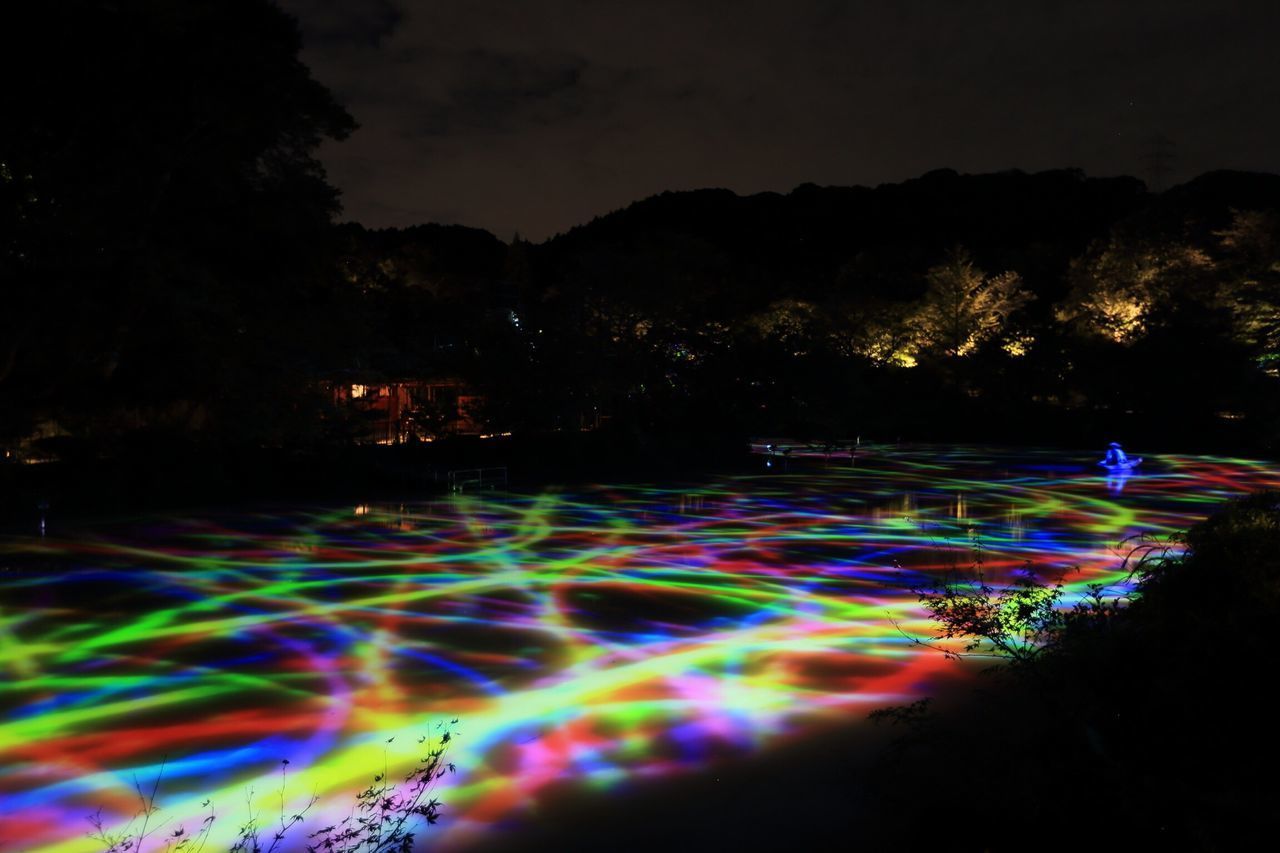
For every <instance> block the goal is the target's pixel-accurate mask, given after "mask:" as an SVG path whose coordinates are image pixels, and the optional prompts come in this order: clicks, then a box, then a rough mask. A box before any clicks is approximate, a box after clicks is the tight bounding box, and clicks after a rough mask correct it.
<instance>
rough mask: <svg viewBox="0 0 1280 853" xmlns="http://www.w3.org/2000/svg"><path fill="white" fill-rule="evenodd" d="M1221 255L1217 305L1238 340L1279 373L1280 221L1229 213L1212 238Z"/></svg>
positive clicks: (1267, 216) (1252, 213)
mask: <svg viewBox="0 0 1280 853" xmlns="http://www.w3.org/2000/svg"><path fill="white" fill-rule="evenodd" d="M1217 237H1218V238H1219V240H1220V246H1221V249H1222V252H1223V261H1222V267H1223V270H1222V275H1223V279H1224V281H1223V285H1222V288H1221V291H1220V296H1221V301H1222V303H1223V304H1224V305H1225V306H1226V307H1227V308H1228V309H1229V310H1230V312H1231V314H1232V318H1233V319H1234V321H1235V328H1236V335H1237V337H1238V339H1239V340H1240V341H1241V342H1242V343H1245V344H1247V345H1248V346H1251V347H1255V348H1256V349H1257V351H1258V354H1259V357H1260V358H1261V359H1262V361H1263V362H1264V363H1265V364H1266V366H1267V368H1268V369H1269V370H1271V371H1272V372H1275V371H1276V370H1277V369H1278V368H1280V215H1277V214H1276V213H1274V212H1259V211H1240V210H1235V211H1232V220H1231V224H1230V225H1229V226H1228V227H1227V228H1225V229H1223V230H1221V231H1219V232H1217Z"/></svg>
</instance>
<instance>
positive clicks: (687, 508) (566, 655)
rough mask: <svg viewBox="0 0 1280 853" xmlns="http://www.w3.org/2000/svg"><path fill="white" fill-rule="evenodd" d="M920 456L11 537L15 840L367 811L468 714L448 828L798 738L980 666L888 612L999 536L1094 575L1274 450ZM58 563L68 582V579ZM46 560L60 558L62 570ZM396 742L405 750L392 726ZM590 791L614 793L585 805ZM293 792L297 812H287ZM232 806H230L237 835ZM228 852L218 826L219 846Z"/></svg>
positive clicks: (2, 816) (460, 835) (7, 712)
mask: <svg viewBox="0 0 1280 853" xmlns="http://www.w3.org/2000/svg"><path fill="white" fill-rule="evenodd" d="M1090 463H1091V460H1085V459H1083V458H1081V459H1078V460H1072V459H1065V460H1064V459H1063V458H1062V457H1061V456H1057V455H1053V454H1048V453H1044V452H1041V453H1038V454H1033V453H1030V452H1021V453H1019V454H1018V455H1016V456H1015V455H1012V454H1008V453H1000V452H993V451H990V450H983V449H959V450H955V449H952V450H946V451H941V450H939V449H936V448H923V449H915V450H903V451H892V452H890V451H882V452H879V453H872V454H867V455H863V456H859V458H858V460H857V466H856V467H853V466H848V465H847V462H846V467H838V466H832V467H829V468H824V467H818V468H816V469H815V470H813V471H808V472H801V471H798V470H797V469H798V466H793V468H792V473H791V474H789V475H786V476H779V475H764V474H762V475H760V476H736V477H722V478H714V479H710V480H707V481H706V482H705V483H704V484H702V485H700V486H698V487H696V488H692V487H684V488H680V489H666V488H660V487H634V486H625V487H624V486H598V487H590V488H580V489H574V490H550V491H546V492H541V493H538V494H528V495H502V496H499V495H485V496H478V497H477V496H461V497H457V498H453V499H449V500H438V501H432V502H425V503H421V504H405V505H396V506H380V505H376V504H373V505H370V504H360V505H358V506H355V507H354V508H353V507H350V506H348V507H344V508H338V509H333V508H328V509H287V510H276V511H269V512H258V513H253V514H239V515H230V514H214V515H207V516H192V515H183V516H175V517H170V518H153V519H142V520H132V521H121V522H118V523H114V524H111V525H101V526H97V527H95V528H93V529H92V530H90V529H83V530H79V531H76V532H74V533H72V534H67V535H64V536H63V537H62V538H56V537H55V538H49V539H44V540H40V539H38V538H33V539H30V540H9V541H6V542H3V543H0V548H3V552H0V555H2V556H3V557H4V559H3V562H0V565H5V566H9V567H10V569H9V570H8V571H5V572H2V573H0V671H2V672H3V682H2V683H0V838H3V839H5V840H6V841H8V842H9V844H8V845H7V846H6V847H5V849H15V848H14V843H13V842H14V841H17V846H16V849H19V850H23V849H32V850H39V851H45V853H48V851H53V850H59V851H63V850H66V851H71V850H88V849H94V846H93V845H91V844H88V843H87V842H85V840H84V833H85V831H86V829H87V824H85V823H84V820H83V817H84V815H85V814H87V813H89V812H91V811H93V810H94V809H96V808H97V807H99V806H102V807H103V808H104V815H107V816H108V817H117V818H124V817H127V816H128V815H130V814H131V813H132V811H133V808H134V806H133V799H132V787H133V778H134V774H135V773H136V774H137V775H138V776H139V777H140V778H142V779H149V778H151V776H152V775H154V772H155V769H156V767H157V766H158V764H159V763H160V762H161V761H162V760H164V761H166V762H167V763H166V770H165V784H164V788H163V791H162V801H163V803H164V804H165V806H166V813H167V814H168V815H171V816H173V817H174V818H180V817H186V816H191V817H196V818H197V819H198V814H199V812H200V809H199V803H200V802H201V801H202V800H203V799H205V798H206V797H211V798H212V799H213V800H214V801H215V803H216V804H218V806H219V809H220V811H221V812H222V813H223V814H224V815H231V814H232V813H234V811H235V809H236V808H237V807H238V806H239V804H241V803H242V802H243V798H244V790H245V788H246V786H248V785H250V784H253V785H255V787H256V788H257V790H258V791H259V792H271V791H274V783H273V782H272V781H271V774H273V773H274V772H275V771H276V770H277V769H278V767H279V761H280V759H282V758H288V759H289V760H290V762H291V770H292V771H293V780H294V781H293V782H292V783H291V791H292V792H293V793H295V794H296V796H297V797H299V798H302V799H305V797H306V796H307V795H308V794H310V792H311V791H312V790H315V791H316V792H317V793H318V794H319V795H320V796H321V798H322V799H321V802H320V804H319V805H318V806H317V810H316V812H315V814H316V815H317V817H319V818H321V819H323V818H325V817H332V816H334V815H338V814H345V813H346V811H345V809H346V807H347V805H348V804H349V798H350V796H351V795H352V794H353V793H354V792H355V791H357V790H359V788H360V787H361V786H362V785H363V784H364V783H365V782H367V777H368V775H369V774H370V773H371V772H373V771H374V770H375V769H377V768H380V767H381V766H382V762H383V752H384V748H385V750H386V752H387V753H388V755H389V758H390V760H391V762H392V764H393V765H394V764H396V763H397V762H409V761H411V759H412V758H413V756H414V752H413V750H414V746H415V741H416V739H417V736H418V735H420V734H423V733H426V732H428V731H429V730H430V728H431V726H432V724H433V723H434V722H436V721H440V720H445V719H449V718H453V717H458V718H460V719H461V724H460V731H461V737H460V738H459V740H458V743H457V746H456V749H455V750H454V752H453V753H452V758H453V760H455V761H456V762H457V764H458V767H459V772H458V774H457V775H456V776H454V777H452V778H451V779H450V780H449V781H448V782H447V785H446V787H445V789H444V790H443V798H444V799H445V801H446V804H447V811H446V818H445V822H444V823H443V824H442V825H441V826H440V827H437V828H435V829H432V830H430V833H431V836H430V837H431V840H432V841H433V842H435V843H436V844H437V845H438V844H441V843H443V844H444V845H445V846H462V845H464V844H465V842H466V841H467V840H468V839H471V838H474V837H475V833H477V832H485V831H491V830H493V829H494V828H501V827H509V826H514V825H518V823H519V821H520V820H521V819H522V818H523V817H524V816H526V815H527V813H528V812H529V810H530V809H531V807H533V806H534V805H536V803H537V802H538V801H539V798H540V797H542V796H545V795H546V794H547V793H548V792H549V791H552V790H553V789H554V790H558V791H561V792H563V790H564V788H565V787H566V786H569V787H571V788H580V789H581V790H582V791H583V792H584V793H583V796H584V797H587V798H589V797H591V796H600V795H602V794H601V793H599V792H604V791H611V790H613V791H620V790H624V789H625V788H626V783H627V782H628V781H634V780H639V779H653V778H662V777H664V776H667V775H670V774H675V773H688V772H698V771H703V770H706V769H707V768H708V767H711V766H713V765H714V764H715V763H716V762H717V761H719V760H721V759H722V758H724V757H726V756H742V755H751V754H757V753H763V752H766V751H769V750H772V749H776V748H777V747H778V746H779V745H781V744H784V743H786V742H787V741H788V739H792V738H800V737H804V736H805V734H806V732H811V731H813V730H814V728H815V727H816V726H818V725H820V724H822V723H823V722H824V721H830V720H832V719H849V720H857V719H860V718H861V717H862V716H864V715H865V711H867V710H869V709H871V708H873V707H876V706H879V705H885V704H891V703H896V702H903V701H910V700H911V699H914V698H917V697H918V696H920V695H921V694H923V693H925V692H927V691H928V690H929V689H930V685H932V684H936V683H937V681H938V679H942V678H948V677H956V676H957V669H956V668H955V666H954V665H953V664H949V663H947V662H946V661H944V660H942V659H941V657H940V656H938V655H935V654H931V653H928V652H925V651H923V650H922V649H920V648H919V647H915V646H913V645H912V644H911V643H910V642H909V641H908V639H907V638H906V637H904V636H903V634H902V633H901V632H900V631H899V630H898V628H897V627H895V625H894V623H895V622H896V623H897V624H898V625H900V626H901V627H902V628H903V629H904V630H905V631H907V632H908V633H912V632H915V633H923V632H925V631H926V630H927V624H926V623H925V622H924V621H923V620H922V619H921V615H920V613H919V611H918V610H917V608H916V606H915V598H914V595H913V594H912V593H911V591H910V588H911V586H912V585H913V584H914V583H918V582H919V580H920V579H921V578H922V577H924V576H927V575H928V574H930V573H935V572H938V571H940V570H946V569H948V568H950V567H953V566H956V565H964V564H967V563H968V562H969V561H970V560H971V559H972V555H973V554H974V553H976V552H975V548H977V547H980V549H981V554H982V559H983V564H984V568H985V570H986V571H987V572H988V573H992V574H997V575H998V574H1001V573H1008V572H1011V571H1016V570H1019V569H1020V568H1021V567H1023V566H1024V565H1025V564H1026V563H1027V562H1028V561H1030V562H1031V563H1033V564H1034V565H1036V566H1037V567H1038V568H1041V569H1045V570H1052V569H1064V568H1066V567H1068V566H1079V567H1080V570H1079V571H1078V572H1075V573H1072V574H1069V575H1067V577H1066V580H1067V582H1068V587H1069V589H1074V590H1079V589H1081V588H1082V587H1083V585H1084V584H1086V583H1092V582H1103V583H1118V582H1120V581H1121V579H1122V574H1121V571H1120V561H1119V557H1118V554H1117V550H1116V548H1117V546H1118V544H1119V543H1120V541H1121V540H1122V539H1123V538H1124V537H1126V536H1130V535H1133V534H1135V533H1138V532H1142V531H1147V532H1154V533H1162V534H1167V533H1170V532H1173V531H1175V530H1179V529H1182V528H1184V527H1185V526H1186V525H1187V524H1189V523H1191V522H1193V521H1195V520H1197V519H1198V518H1201V517H1203V516H1204V515H1206V514H1208V513H1209V512H1210V511H1211V510H1212V508H1213V505H1214V504H1215V503H1216V502H1218V501H1221V500H1223V499H1224V498H1226V497H1228V496H1229V495H1232V494H1236V493H1240V492H1242V491H1245V490H1249V489H1254V488H1259V487H1262V486H1277V485H1280V476H1277V474H1276V473H1274V471H1273V470H1272V469H1271V468H1270V467H1268V466H1266V465H1264V464H1262V463H1255V462H1248V461H1243V460H1231V459H1220V458H1209V457H1189V456H1178V457H1167V458H1164V459H1162V460H1157V461H1153V462H1152V463H1151V465H1150V467H1149V468H1148V469H1147V470H1145V471H1143V472H1141V473H1139V474H1135V475H1133V476H1131V477H1129V478H1127V480H1126V481H1125V482H1124V484H1123V488H1122V489H1118V488H1116V487H1115V484H1114V483H1111V482H1108V478H1107V477H1106V475H1105V472H1101V471H1100V470H1099V469H1097V468H1095V467H1092V466H1091V464H1090ZM50 566H56V567H57V569H56V570H52V569H50V568H49V567H50ZM42 567H43V568H42ZM392 737H394V738H395V740H394V741H392V742H391V743H390V744H386V741H387V739H388V738H392ZM593 792H594V793H593ZM273 807H274V806H273ZM234 822H235V821H234V819H233V818H228V819H226V820H224V821H222V822H221V824H220V825H221V826H222V829H223V830H224V831H229V830H231V829H232V828H233V827H232V824H233V823H234ZM213 843H215V845H216V841H215V842H213Z"/></svg>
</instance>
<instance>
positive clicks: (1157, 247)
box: [1056, 238, 1212, 343]
mask: <svg viewBox="0 0 1280 853" xmlns="http://www.w3.org/2000/svg"><path fill="white" fill-rule="evenodd" d="M1211 267H1212V262H1211V260H1210V258H1209V256H1208V255H1207V254H1205V253H1204V252H1203V251H1201V250H1200V249H1197V248H1195V247H1193V246H1186V245H1176V244H1172V243H1157V244H1153V243H1146V242H1138V243H1131V242H1128V241H1126V240H1122V239H1117V238H1113V239H1112V240H1111V241H1110V242H1109V243H1108V244H1107V245H1105V246H1104V247H1101V248H1095V249H1094V250H1092V251H1090V252H1089V253H1088V254H1086V255H1085V256H1084V257H1083V258H1079V259H1077V260H1076V261H1074V262H1073V263H1072V265H1071V269H1070V271H1069V273H1068V278H1069V280H1070V281H1071V292H1070V293H1069V295H1068V296H1067V298H1066V299H1065V300H1064V301H1063V302H1062V303H1061V304H1059V305H1058V307H1057V312H1056V313H1057V318H1058V320H1059V321H1061V322H1064V323H1070V324H1072V325H1075V326H1076V327H1078V328H1081V329H1082V330H1084V331H1086V332H1089V333H1092V334H1097V335H1101V336H1103V337H1106V338H1110V339H1111V340H1113V341H1116V342H1117V343H1129V342H1131V341H1134V340H1136V339H1137V338H1139V337H1141V336H1142V335H1143V334H1144V333H1145V332H1146V331H1147V329H1148V327H1149V325H1150V322H1151V319H1152V312H1153V311H1154V310H1155V309H1156V307H1157V306H1158V305H1160V304H1162V303H1168V302H1169V300H1170V299H1171V298H1173V297H1177V298H1178V299H1186V298H1189V297H1193V296H1194V295H1196V294H1197V293H1201V295H1202V296H1203V290H1204V288H1203V285H1204V284H1205V283H1206V282H1207V281H1208V280H1209V279H1210V277H1211Z"/></svg>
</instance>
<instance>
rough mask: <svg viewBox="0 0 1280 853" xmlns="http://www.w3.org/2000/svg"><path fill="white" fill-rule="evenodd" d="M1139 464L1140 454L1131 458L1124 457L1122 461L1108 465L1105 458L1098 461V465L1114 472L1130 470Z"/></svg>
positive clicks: (1140, 462)
mask: <svg viewBox="0 0 1280 853" xmlns="http://www.w3.org/2000/svg"><path fill="white" fill-rule="evenodd" d="M1141 464H1142V457H1141V456H1137V457H1134V458H1133V459H1126V460H1125V461H1124V462H1118V463H1113V464H1110V465H1108V464H1107V460H1105V459H1104V460H1102V461H1101V462H1099V463H1098V465H1099V466H1101V467H1103V468H1106V469H1107V470H1108V471H1114V472H1121V471H1132V470H1133V469H1134V468H1137V467H1138V466H1139V465H1141Z"/></svg>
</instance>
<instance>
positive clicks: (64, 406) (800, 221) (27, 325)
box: [0, 0, 1280, 459]
mask: <svg viewBox="0 0 1280 853" xmlns="http://www.w3.org/2000/svg"><path fill="white" fill-rule="evenodd" d="M15 15H18V17H19V18H21V19H22V20H19V21H17V23H18V24H21V25H22V31H23V32H27V33H30V34H31V36H32V38H31V43H30V44H29V45H28V47H31V48H33V49H32V50H29V51H13V52H10V53H9V54H7V56H6V62H10V63H14V64H15V65H14V68H12V69H10V70H11V71H13V72H14V74H12V75H10V77H9V79H19V78H21V79H23V80H25V81H29V82H28V83H27V84H26V85H22V86H10V87H7V88H6V90H5V91H4V93H3V95H2V97H3V103H2V104H0V109H2V110H3V115H4V118H5V121H4V122H3V123H2V124H0V236H2V243H0V278H2V279H3V282H4V311H3V312H2V313H0V447H3V448H4V449H5V452H6V453H7V454H9V456H10V458H16V457H17V456H26V457H28V458H37V457H47V456H56V457H59V458H63V459H70V458H77V457H79V458H101V457H103V456H121V455H125V456H127V455H128V454H129V453H131V452H133V451H134V450H136V449H138V448H154V447H155V446H157V445H158V444H178V445H189V446H198V447H200V448H202V449H204V450H213V449H216V450H219V451H229V452H232V453H237V452H242V451H243V450H245V449H246V448H257V449H261V448H313V449H314V448H321V449H323V448H327V447H337V446H342V445H346V444H348V443H350V442H351V441H352V440H354V439H355V438H356V437H357V436H358V435H359V434H360V432H359V429H358V427H359V424H358V423H356V422H355V420H353V418H352V416H351V413H350V412H349V411H344V410H343V409H342V408H341V407H340V406H338V405H337V404H336V403H335V400H334V395H333V393H332V388H333V387H334V385H335V384H338V385H340V384H341V383H343V382H365V381H370V380H371V379H372V380H374V381H378V380H385V381H400V380H410V379H415V378H417V379H423V378H428V379H429V378H433V377H441V376H448V377H451V378H456V379H457V380H460V381H462V382H465V383H466V385H467V387H468V388H470V389H473V391H474V396H475V397H476V398H477V400H478V401H480V402H478V403H477V405H476V408H475V411H474V412H471V413H469V414H471V415H473V416H474V422H475V423H476V424H478V425H479V429H483V430H485V431H490V432H497V431H512V432H514V433H516V434H517V435H520V434H525V435H528V434H537V433H545V432H547V431H552V430H561V431H575V430H579V429H582V428H584V427H589V428H592V429H598V430H602V431H605V432H611V433H615V434H618V435H625V436H631V437H633V438H636V439H638V440H640V441H645V440H648V439H649V438H651V437H661V436H670V435H686V436H688V435H703V436H730V437H734V439H735V440H736V439H740V438H741V437H742V436H745V435H748V434H753V433H756V434H759V433H781V434H789V435H792V436H796V437H807V438H816V439H821V438H851V437H853V436H855V435H863V436H867V437H874V438H880V439H894V438H898V437H902V438H914V439H936V440H952V439H988V440H1000V441H1027V442H1034V441H1052V442H1059V443H1071V444H1086V445H1097V444H1099V442H1101V441H1103V440H1105V439H1109V438H1113V437H1117V438H1125V439H1127V440H1130V441H1144V442H1147V443H1148V444H1158V445H1161V446H1164V447H1168V448H1173V447H1183V448H1196V449H1209V448H1242V449H1247V450H1249V451H1252V452H1268V451H1270V450H1272V449H1273V447H1272V442H1273V436H1274V434H1275V431H1276V426H1277V417H1278V416H1280V411H1278V410H1277V405H1276V402H1277V395H1276V393H1275V387H1274V386H1275V382H1276V376H1275V373H1276V370H1277V364H1276V362H1275V358H1276V354H1277V352H1280V327H1278V326H1277V317H1280V314H1277V310H1278V308H1280V226H1278V223H1280V213H1278V211H1280V177H1276V176H1271V175H1257V174H1242V173H1229V172H1218V173H1211V174H1207V175H1204V176H1202V177H1200V178H1198V179H1196V180H1194V181H1191V182H1190V183H1188V184H1185V185H1183V186H1179V187H1175V188H1173V189H1170V190H1167V191H1165V192H1163V193H1159V194H1154V193H1150V192H1148V191H1146V189H1145V188H1144V186H1143V185H1142V184H1141V183H1140V182H1139V181H1137V180H1135V179H1132V178H1110V179H1099V178H1088V177H1086V176H1084V175H1082V174H1081V173H1079V172H1078V171H1073V170H1062V171H1054V172H1045V173H1041V174H1034V175H1029V174H1024V173H1020V172H1008V173H1002V174H994V175H978V176H967V175H958V174H956V173H954V172H950V171H946V170H940V171H936V172H932V173H929V174H927V175H925V176H923V177H921V178H919V179H916V180H912V181H908V182H905V183H902V184H898V185H891V186H881V187H878V188H875V189H868V188H839V187H827V188H823V187H817V186H811V185H806V186H801V187H799V188H797V189H796V190H795V191H793V192H791V193H789V194H786V195H779V194H772V193H767V194H760V195H755V196H750V197H740V196H737V195H735V194H733V193H731V192H728V191H725V190H704V191H697V192H684V193H666V194H663V195H660V196H657V197H654V198H650V199H647V200H644V201H641V202H638V203H636V204H633V205H631V206H630V207H628V208H626V209H625V210H621V211H617V212H615V213H612V214H609V215H607V216H604V217H601V218H599V219H596V220H595V221H593V222H591V223H589V224H586V225H583V226H581V227H579V228H575V229H573V230H572V231H570V232H569V233H567V234H563V235H560V236H557V237H555V238H553V239H551V240H548V241H546V242H543V243H541V244H536V245H535V244H531V243H528V242H525V241H523V240H520V239H519V238H515V239H513V240H512V241H511V242H510V243H507V242H504V241H502V240H500V239H498V238H496V237H494V236H493V235H490V234H488V233H486V232H483V231H478V230H474V229H468V228H462V227H457V226H447V227H446V226H437V225H423V226H419V227H415V228H408V229H403V230H383V231H370V230H366V229H363V228H361V227H360V226H358V225H353V224H346V225H336V224H334V217H335V216H336V214H337V212H338V209H339V208H338V195H337V192H336V191H335V190H334V189H333V187H331V186H330V185H329V184H328V182H327V180H326V177H325V175H324V172H323V169H322V168H321V166H320V164H319V162H318V161H317V160H316V159H315V150H316V148H317V146H318V145H319V144H320V142H321V141H322V140H324V139H334V140H340V139H341V138H343V137H344V136H345V135H347V134H348V133H350V132H351V131H352V130H353V129H354V127H355V123H354V121H353V120H352V118H351V117H350V116H349V115H347V113H346V112H345V111H344V110H343V108H342V107H341V106H340V105H339V104H338V103H337V102H336V101H335V99H334V98H333V97H332V95H331V94H330V93H329V92H328V91H327V90H326V89H325V88H324V87H323V86H322V85H320V84H319V83H317V82H316V81H315V80H314V79H312V78H311V76H310V74H309V72H308V71H307V69H306V68H305V66H303V65H302V64H301V63H300V62H299V61H298V58H297V57H298V50H299V36H298V30H297V26H296V23H295V22H294V21H292V20H291V19H290V18H288V16H286V15H285V14H283V13H282V12H280V11H279V10H278V9H277V8H276V7H274V6H273V5H271V4H269V3H266V2H261V0H237V2H229V3H226V2H212V0H208V2H194V3H184V4H162V3H149V2H141V0H132V2H118V3H110V4H108V3H100V2H88V0H84V2H73V3H68V4H62V6H60V8H59V9H58V10H57V11H56V12H55V11H40V10H39V9H28V10H24V11H22V12H21V13H20V14H19V13H16V12H15ZM11 31H13V32H16V31H17V30H14V29H11ZM19 68H20V70H21V71H22V73H21V74H20V75H19V74H17V72H18V70H19ZM355 377H358V378H355ZM442 429H443V428H442Z"/></svg>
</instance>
